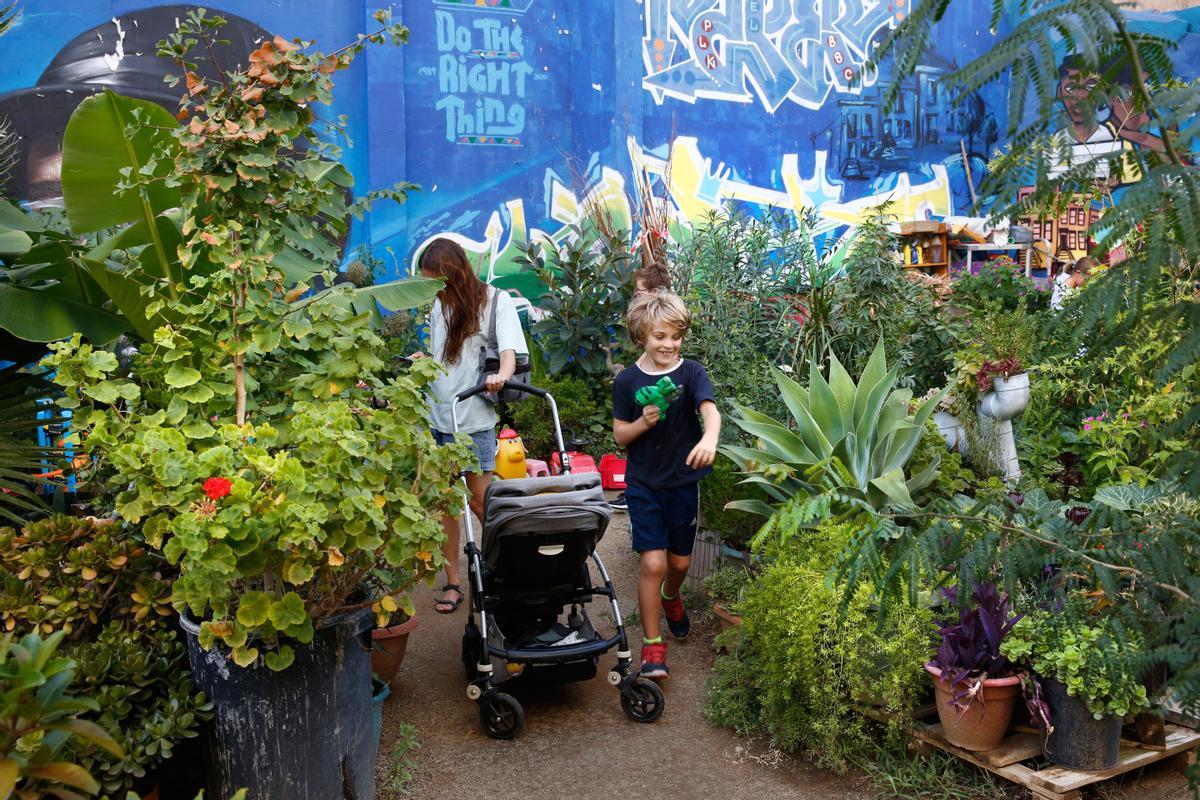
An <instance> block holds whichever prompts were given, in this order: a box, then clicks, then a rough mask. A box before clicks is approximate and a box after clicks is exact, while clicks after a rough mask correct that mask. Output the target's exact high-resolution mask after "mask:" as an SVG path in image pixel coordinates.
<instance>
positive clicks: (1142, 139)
mask: <svg viewBox="0 0 1200 800" xmlns="http://www.w3.org/2000/svg"><path fill="white" fill-rule="evenodd" d="M1112 82H1113V86H1112V88H1111V89H1110V90H1109V91H1108V92H1107V95H1108V96H1107V97H1102V96H1100V95H1101V94H1102V93H1103V92H1104V87H1103V85H1102V84H1103V78H1102V76H1101V75H1099V74H1097V72H1096V71H1095V70H1094V69H1090V68H1089V67H1088V66H1087V65H1086V64H1085V63H1084V61H1083V59H1082V58H1081V57H1080V56H1077V55H1070V56H1067V57H1066V58H1064V59H1063V60H1062V62H1061V63H1060V64H1059V68H1058V98H1059V100H1060V101H1061V102H1062V105H1063V109H1064V110H1065V111H1066V112H1067V117H1068V119H1069V124H1068V125H1067V126H1066V127H1065V128H1063V130H1062V131H1061V132H1060V136H1061V137H1062V139H1063V152H1062V158H1061V159H1060V160H1059V161H1058V162H1057V163H1055V164H1053V165H1052V166H1051V168H1050V177H1058V176H1060V175H1064V174H1066V173H1067V171H1068V170H1069V169H1071V168H1072V167H1077V166H1079V165H1081V164H1085V163H1088V162H1094V171H1093V177H1094V178H1096V179H1097V180H1100V181H1104V182H1106V183H1107V182H1111V181H1112V180H1113V175H1112V171H1113V170H1112V161H1111V159H1109V158H1106V157H1112V156H1117V155H1118V154H1120V153H1122V152H1124V151H1127V150H1130V149H1132V148H1133V147H1135V146H1136V147H1151V148H1153V149H1156V150H1157V149H1161V148H1162V140H1161V139H1160V138H1159V137H1157V136H1155V135H1154V134H1152V133H1149V132H1147V131H1143V130H1142V127H1143V126H1144V125H1145V124H1146V123H1147V122H1149V116H1148V115H1147V114H1146V113H1145V112H1141V111H1137V110H1136V109H1135V107H1134V103H1133V99H1132V96H1133V93H1132V91H1131V89H1130V83H1131V82H1132V81H1131V80H1130V76H1129V75H1128V74H1118V75H1117V76H1115V78H1114V79H1113V81H1112ZM1132 179H1134V176H1131V175H1125V176H1124V181H1125V182H1129V181H1130V180H1132Z"/></svg>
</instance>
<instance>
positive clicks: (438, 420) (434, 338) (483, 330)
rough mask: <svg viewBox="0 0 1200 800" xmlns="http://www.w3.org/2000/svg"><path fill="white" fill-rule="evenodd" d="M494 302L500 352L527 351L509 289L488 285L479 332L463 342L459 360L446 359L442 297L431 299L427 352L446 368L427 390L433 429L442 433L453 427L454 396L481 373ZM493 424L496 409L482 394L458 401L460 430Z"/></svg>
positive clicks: (491, 425)
mask: <svg viewBox="0 0 1200 800" xmlns="http://www.w3.org/2000/svg"><path fill="white" fill-rule="evenodd" d="M493 302H495V303H496V344H497V345H498V347H497V350H498V351H499V352H501V353H503V352H504V351H505V350H512V351H513V352H515V353H528V352H529V348H528V347H527V346H526V345H525V334H524V333H523V332H522V331H521V320H520V318H519V317H518V316H517V308H516V305H515V304H514V303H513V300H512V297H510V296H509V294H508V292H504V291H500V290H497V289H493V288H492V287H488V301H487V303H485V304H484V307H483V311H482V312H481V313H480V317H479V320H480V322H479V333H476V334H475V335H474V336H471V337H470V338H468V339H467V340H466V341H465V342H463V347H462V352H461V353H460V354H459V358H458V361H456V362H455V363H453V364H448V363H446V361H445V359H444V358H443V357H442V352H443V350H444V349H445V347H446V335H447V327H446V315H445V311H444V310H443V309H442V301H441V300H434V301H433V311H432V312H431V313H430V314H429V352H430V354H431V355H432V356H433V357H434V358H436V359H437V360H438V362H440V363H441V364H442V366H444V367H445V368H446V373H445V374H444V375H442V376H441V377H439V378H438V379H437V380H436V381H434V382H433V385H432V386H431V387H430V391H429V418H430V422H431V423H432V425H433V428H434V430H438V431H442V432H443V433H451V432H453V431H454V422H453V418H452V417H451V410H450V409H451V405H452V404H453V402H454V398H455V396H456V395H457V394H458V393H459V392H462V391H466V390H467V389H470V388H471V387H472V386H476V385H478V383H479V381H480V380H481V379H482V377H483V376H481V375H480V374H479V362H480V352H481V351H482V350H483V349H484V348H485V347H486V346H487V323H488V315H489V314H490V313H491V307H492V306H491V304H492V303H493ZM494 427H496V410H495V409H494V408H493V407H492V404H491V403H489V402H488V401H487V400H485V399H484V398H483V397H480V396H479V395H476V396H475V397H472V398H471V399H470V400H467V401H465V402H462V403H459V404H458V430H459V431H460V432H462V433H478V432H479V431H486V430H490V429H491V428H494Z"/></svg>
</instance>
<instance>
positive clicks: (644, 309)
mask: <svg viewBox="0 0 1200 800" xmlns="http://www.w3.org/2000/svg"><path fill="white" fill-rule="evenodd" d="M658 324H662V325H670V326H671V327H672V328H674V329H675V330H677V331H679V332H680V333H683V334H686V333H687V332H688V329H689V328H691V327H692V313H691V312H690V311H688V309H687V306H686V305H684V303H683V299H682V298H681V297H680V296H679V295H677V294H671V293H670V292H664V291H655V292H647V293H645V294H642V295H639V296H637V297H636V298H634V300H633V302H632V303H630V304H629V310H628V311H626V312H625V327H626V329H627V330H628V331H629V339H630V341H632V342H633V343H634V344H635V345H637V346H638V347H643V346H645V344H646V337H647V336H649V335H650V329H651V328H653V327H654V326H655V325H658Z"/></svg>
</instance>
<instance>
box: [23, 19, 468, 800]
mask: <svg viewBox="0 0 1200 800" xmlns="http://www.w3.org/2000/svg"><path fill="white" fill-rule="evenodd" d="M377 17H378V18H379V19H380V21H381V22H382V23H383V24H384V28H383V29H382V30H381V31H380V32H379V33H377V34H373V35H372V36H370V37H366V36H363V37H360V38H359V39H358V41H357V42H356V43H355V44H354V45H352V46H351V47H349V48H347V49H344V50H342V51H339V52H338V53H336V54H334V55H330V56H323V55H321V54H319V53H307V52H305V51H304V50H302V49H301V48H300V47H299V46H298V45H296V44H295V43H292V42H288V41H285V40H283V39H280V38H276V39H275V40H273V41H268V42H264V43H263V45H262V47H260V48H259V49H258V50H256V51H255V52H254V53H252V54H250V57H249V67H248V68H247V69H246V70H244V71H241V72H230V73H228V75H227V79H226V80H225V81H223V82H222V83H221V84H218V85H208V84H205V83H204V81H203V80H202V79H200V78H198V77H197V76H196V75H195V74H194V72H193V71H192V67H193V66H194V65H192V64H191V63H190V62H189V61H188V58H189V53H190V50H191V48H193V47H196V46H197V42H200V41H203V42H208V41H209V40H211V39H212V38H213V37H214V36H215V35H216V33H215V31H216V29H217V28H218V27H219V22H218V21H217V20H215V19H214V18H208V17H205V16H204V14H203V12H199V11H196V12H189V14H188V15H187V17H186V19H185V20H184V21H182V22H181V25H180V27H179V29H178V31H177V32H176V33H175V34H173V35H172V37H171V39H170V40H169V41H168V42H164V43H161V44H160V53H163V54H165V55H168V56H170V57H171V58H173V59H174V60H176V61H177V63H179V64H180V66H181V68H182V69H183V70H185V72H186V79H187V86H188V94H187V97H188V98H190V99H189V100H188V104H187V105H186V106H185V108H184V109H183V111H182V112H181V116H182V117H185V118H186V117H190V122H188V123H187V124H186V125H184V126H182V127H180V128H178V129H177V130H175V131H174V135H173V136H170V137H167V138H166V139H165V140H164V141H162V142H161V143H160V145H159V146H158V148H157V149H155V150H153V151H152V153H151V154H150V156H149V157H150V158H151V159H152V162H153V163H148V164H146V165H145V167H144V169H141V170H125V171H123V172H122V175H123V178H124V183H122V184H121V185H122V186H123V187H125V188H127V189H128V190H129V192H130V193H134V194H140V195H141V196H142V197H143V198H145V197H147V196H148V195H149V194H150V193H151V192H153V191H155V190H157V189H159V188H161V186H163V185H165V186H167V187H174V188H175V189H177V190H178V207H179V211H178V217H179V219H180V220H182V222H181V224H180V226H179V228H178V230H177V231H175V235H176V236H177V237H178V239H177V240H175V241H170V242H168V241H167V238H168V237H166V236H164V235H163V230H167V231H171V230H172V228H171V226H172V225H173V222H172V221H171V219H168V218H166V217H164V218H162V219H159V220H153V221H152V227H153V228H156V229H158V230H157V233H158V234H159V236H158V239H161V240H162V241H159V240H158V239H156V238H155V236H154V234H155V231H154V230H141V229H138V228H137V226H135V228H133V229H130V230H131V231H132V233H130V234H129V236H131V237H133V236H134V234H138V235H141V236H144V237H146V236H148V237H149V238H150V240H151V241H150V242H149V244H150V246H148V247H147V248H146V253H147V254H149V255H154V254H158V253H161V252H166V251H170V252H173V253H177V254H178V261H177V262H173V263H168V264H167V267H168V268H167V269H166V270H165V272H163V274H162V275H160V276H158V277H157V278H156V279H155V280H151V281H148V283H147V287H148V288H146V289H145V290H144V291H143V293H142V294H143V297H144V298H146V299H147V300H148V309H147V311H148V313H149V314H155V315H157V317H156V319H157V321H158V323H159V324H158V325H157V327H156V328H155V329H154V331H153V333H152V336H151V337H149V338H148V339H146V341H144V343H143V344H142V345H141V346H140V348H139V349H138V353H137V355H136V356H135V358H134V363H133V368H132V371H131V372H129V371H126V370H119V369H118V365H117V360H116V358H115V357H114V356H113V355H112V354H111V353H108V352H106V351H104V350H100V349H96V348H93V347H92V346H91V345H90V344H87V343H85V342H83V341H81V339H80V337H79V336H75V337H73V338H72V339H71V340H69V341H67V342H62V343H59V344H57V345H55V346H54V352H53V354H52V355H51V356H49V357H48V358H47V362H48V364H49V365H50V366H52V367H53V369H54V370H55V371H56V372H55V380H56V382H57V383H58V384H59V385H60V386H62V387H63V389H64V391H65V397H64V398H63V400H62V404H63V405H64V406H65V407H68V408H73V409H74V410H75V421H76V429H77V431H80V432H83V433H86V434H87V438H86V439H85V440H84V443H85V445H86V447H85V449H86V450H87V452H88V453H89V454H90V455H91V456H92V457H93V459H94V460H96V461H97V463H98V464H100V465H101V466H100V467H99V468H98V469H97V474H98V476H99V477H98V479H100V480H103V481H105V482H106V483H107V485H108V486H109V487H110V488H111V489H112V490H113V491H114V492H115V498H116V500H115V510H116V513H117V514H118V515H119V516H120V517H121V518H122V519H123V520H125V521H126V522H127V523H128V524H130V525H135V526H140V528H141V531H142V535H143V536H144V539H145V541H146V543H147V544H148V545H149V546H150V547H152V548H155V549H160V550H161V552H162V554H163V555H164V556H165V557H166V558H167V559H168V560H169V561H170V562H171V563H173V564H176V565H178V569H179V577H178V578H177V580H176V581H175V584H174V589H173V595H172V602H173V604H174V605H175V607H176V608H177V609H179V610H180V611H181V612H183V614H184V617H183V624H184V627H185V630H186V631H187V633H188V647H189V659H190V662H191V666H192V670H193V672H194V673H195V675H196V678H197V683H198V685H199V686H200V688H201V689H202V690H203V691H204V692H205V694H207V695H208V696H209V697H210V698H211V699H212V701H213V703H214V712H215V715H216V716H215V721H214V726H213V736H212V745H213V749H214V755H215V757H214V761H213V764H212V768H211V770H210V790H211V791H210V794H212V795H214V796H220V797H225V796H229V795H231V794H233V792H234V791H235V790H236V789H237V788H240V787H248V788H249V790H250V791H249V794H250V796H252V797H255V798H261V799H262V800H271V799H272V798H289V800H290V799H291V798H307V797H311V798H327V797H332V796H335V795H336V796H341V795H342V793H343V789H344V787H345V789H346V791H350V790H353V792H354V794H355V795H356V796H358V797H371V796H374V757H375V756H374V750H375V748H374V746H373V745H372V743H371V740H370V737H371V724H370V714H371V681H370V657H369V653H370V637H369V633H368V632H369V630H370V629H371V627H372V618H373V614H372V610H373V607H377V608H384V606H383V605H382V604H383V602H384V600H383V598H382V597H371V596H369V594H368V593H367V592H366V591H364V589H363V586H364V581H365V579H366V578H367V577H368V576H369V575H370V574H371V571H372V570H373V569H374V568H375V567H376V566H377V565H378V564H380V563H381V562H384V563H386V564H388V565H390V566H392V567H396V568H399V569H401V570H403V571H404V574H405V575H406V576H408V577H407V578H406V580H409V581H415V580H417V579H419V578H421V577H424V576H427V575H433V574H435V573H436V571H437V570H438V569H439V568H440V567H441V566H442V564H441V561H442V556H441V543H442V541H443V540H444V533H443V531H442V527H441V522H440V519H441V517H442V515H443V514H446V513H457V509H458V503H457V493H458V491H459V490H458V488H457V487H456V484H455V481H454V477H455V476H456V475H457V474H458V473H459V471H460V469H461V467H462V466H463V465H465V464H466V463H467V450H466V448H465V447H463V446H461V445H454V446H451V447H444V448H439V447H436V446H435V444H434V442H433V439H432V437H431V434H430V433H429V431H428V428H427V426H426V423H425V420H424V417H425V399H424V395H425V390H426V387H427V386H428V384H429V383H430V382H431V381H432V380H433V378H434V377H435V376H436V375H437V372H438V369H439V367H438V366H437V365H436V364H435V363H433V362H432V360H423V361H421V362H418V363H416V364H414V365H413V366H412V367H411V368H410V369H408V370H407V371H402V372H401V373H400V374H398V375H396V376H395V377H390V378H389V377H385V370H386V367H387V364H385V362H384V361H383V360H382V359H381V358H380V357H379V356H378V352H379V351H380V350H381V349H382V347H383V344H382V342H381V340H380V339H379V337H378V336H377V335H376V334H375V332H374V330H373V328H372V325H373V321H374V318H375V317H376V316H377V315H378V311H377V308H376V305H375V303H376V299H378V297H379V295H377V294H372V295H364V294H362V293H363V292H365V291H372V292H377V291H378V290H379V289H380V288H381V287H366V288H365V289H359V288H354V287H352V286H350V285H348V284H342V285H337V286H333V283H334V277H335V273H334V271H333V269H332V267H333V265H334V261H335V260H336V258H337V250H336V247H334V246H333V245H332V244H331V242H333V241H336V238H337V235H338V234H339V232H344V231H345V229H346V224H347V218H348V214H349V211H350V208H349V207H348V205H347V202H346V200H345V188H346V187H347V186H349V185H350V183H351V179H350V175H349V173H348V172H347V171H346V170H345V169H344V168H343V167H342V166H341V165H340V164H338V163H337V161H336V156H337V151H336V149H335V148H333V147H331V146H329V145H327V144H322V143H321V142H320V141H319V139H318V136H317V133H316V131H314V130H313V128H312V125H313V124H314V121H315V116H314V114H313V111H312V108H311V106H312V105H313V104H315V103H320V102H328V101H329V99H330V97H331V92H332V79H331V77H330V76H331V73H333V72H334V71H335V70H337V69H340V68H342V67H345V66H347V65H348V64H349V63H350V61H351V60H352V58H353V56H354V55H355V54H356V53H357V52H358V51H360V50H361V49H362V47H363V46H364V45H365V44H366V43H367V42H368V41H382V40H383V39H385V38H390V39H391V41H392V42H394V43H399V42H401V41H404V40H405V39H406V37H407V31H406V30H405V29H404V28H403V27H402V26H399V25H393V24H392V23H391V22H390V19H389V18H388V16H387V14H386V12H380V14H379V15H377ZM102 102H107V103H110V104H112V105H114V106H117V107H124V106H123V104H130V103H132V102H133V101H127V100H123V99H121V98H116V97H115V96H113V95H105V96H104V97H103V98H102ZM134 112H135V113H133V114H132V117H133V121H134V122H136V121H137V117H138V114H139V113H142V109H140V107H135V108H134ZM131 147H132V145H131ZM66 182H68V181H67V177H66V175H64V183H66ZM383 194H384V196H388V197H392V198H393V199H399V198H400V197H402V191H400V190H397V191H394V192H391V193H388V192H385V193H383ZM69 205H70V203H69V202H68V206H69ZM68 212H70V208H68ZM298 232H300V233H298ZM134 238H136V237H134ZM160 245H161V246H163V249H162V250H161V251H160V250H159V249H158V248H159V246H160ZM297 247H298V248H301V251H302V254H300V255H298V252H301V251H297V250H295V249H289V248H297ZM148 257H149V256H148ZM298 258H299V259H300V260H301V261H306V263H309V264H310V265H311V264H316V265H317V268H318V269H321V268H326V269H324V271H323V273H321V277H322V282H323V283H324V284H325V285H326V286H332V288H330V289H325V290H323V291H319V292H316V293H310V292H309V287H308V285H307V284H306V283H304V282H303V281H300V282H299V283H298V282H297V279H296V274H297V272H296V268H295V263H296V260H297V259H298ZM168 262H169V259H168ZM440 286H441V283H440V282H439V281H430V280H425V279H420V278H418V279H411V280H409V281H406V282H399V283H396V284H390V285H389V288H388V291H389V295H388V300H389V303H390V304H391V307H392V308H393V310H394V309H396V308H406V307H414V306H417V305H419V304H421V303H423V302H426V301H428V300H431V299H432V298H433V296H434V295H435V294H436V292H437V290H438V289H439V288H440ZM409 585H411V584H409ZM407 588H408V585H393V586H389V587H387V593H388V595H392V596H393V597H394V596H396V595H398V594H399V593H401V592H403V591H404V590H405V589H407ZM231 662H232V663H231ZM263 708H267V709H270V712H269V713H266V714H264V713H263V712H262V709H263ZM280 743H287V750H286V751H283V752H281V751H280V750H279V748H280Z"/></svg>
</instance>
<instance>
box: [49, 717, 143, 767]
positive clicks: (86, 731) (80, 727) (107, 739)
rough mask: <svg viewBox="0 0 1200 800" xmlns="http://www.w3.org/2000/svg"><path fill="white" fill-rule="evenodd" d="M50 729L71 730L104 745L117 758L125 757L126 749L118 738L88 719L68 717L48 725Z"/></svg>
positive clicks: (90, 740)
mask: <svg viewBox="0 0 1200 800" xmlns="http://www.w3.org/2000/svg"><path fill="white" fill-rule="evenodd" d="M46 727H47V728H48V729H49V730H65V731H70V732H71V733H73V734H74V735H76V736H78V737H80V738H81V739H87V740H88V741H89V742H91V743H92V744H95V745H97V746H99V747H103V748H104V749H105V750H107V751H108V752H110V753H112V754H113V755H114V756H116V757H117V758H124V757H125V750H124V749H122V747H121V745H119V744H117V740H116V739H114V738H113V737H112V735H111V734H109V732H108V731H106V730H105V729H104V728H101V727H100V726H99V725H97V724H96V723H94V722H92V721H90V720H86V719H67V720H63V721H61V722H56V723H54V724H52V725H47V726H46Z"/></svg>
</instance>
